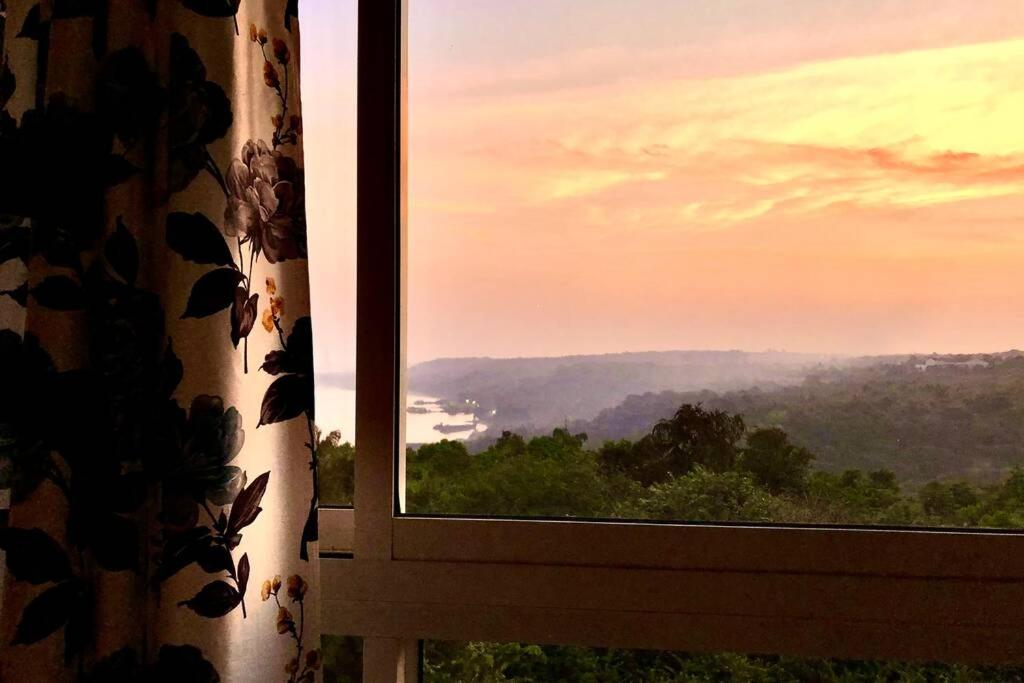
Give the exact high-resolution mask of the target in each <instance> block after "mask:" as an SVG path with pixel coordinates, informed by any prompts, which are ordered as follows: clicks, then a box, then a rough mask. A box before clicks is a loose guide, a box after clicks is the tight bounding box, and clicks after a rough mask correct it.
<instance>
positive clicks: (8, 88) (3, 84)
mask: <svg viewBox="0 0 1024 683" xmlns="http://www.w3.org/2000/svg"><path fill="white" fill-rule="evenodd" d="M2 26H3V23H0V27H2ZM17 85H18V79H17V78H15V76H14V72H13V71H11V67H10V65H9V63H8V61H7V60H6V59H5V60H4V61H3V63H2V64H0V109H2V108H3V107H5V106H7V101H8V100H9V99H11V95H13V94H14V89H15V88H16V87H17Z"/></svg>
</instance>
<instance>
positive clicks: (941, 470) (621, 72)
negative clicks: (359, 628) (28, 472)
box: [405, 0, 1024, 528]
mask: <svg viewBox="0 0 1024 683" xmlns="http://www.w3.org/2000/svg"><path fill="white" fill-rule="evenodd" d="M783 8H785V9H783ZM409 13H410V17H409V20H408V36H409V37H408V65H407V70H408V111H409V112H410V115H409V117H408V123H407V125H408V135H407V140H408V144H407V165H408V182H407V185H406V188H407V189H406V194H407V202H408V209H407V223H408V229H407V235H408V240H407V242H408V247H407V250H406V251H407V259H408V281H409V285H408V297H407V299H408V329H409V332H408V354H407V359H408V361H407V362H408V364H409V365H408V369H407V372H406V376H405V379H406V385H407V387H408V394H407V397H406V403H407V405H406V415H405V419H406V443H407V444H409V445H410V448H411V449H412V450H411V451H410V453H409V456H408V458H407V462H406V467H407V470H406V475H407V476H406V481H407V503H408V505H407V508H406V510H407V511H408V512H411V513H418V514H431V513H442V514H463V515H477V516H480V515H488V516H523V517H526V516H547V517H568V516H572V517H585V518H599V517H612V518H626V519H656V520H683V521H711V522H760V523H803V524H807V523H822V524H844V525H888V526H910V525H913V526H926V527H1011V528H1017V527H1021V526H1022V525H1024V497H1022V492H1024V469H1022V467H1024V451H1022V450H1021V448H1020V444H1021V442H1022V441H1024V431H1022V428H1021V425H1022V424H1024V422H1022V421H1021V420H1020V416H1021V415H1022V414H1024V391H1021V390H1020V388H1019V387H1020V386H1021V380H1022V379H1024V355H1022V354H1021V352H1019V351H1016V350H1014V349H1016V348H1017V347H1018V346H1020V343H1019V341H1020V339H1022V338H1024V324H1022V319H1021V317H1020V316H1019V315H1018V314H1017V313H1016V307H1017V303H1016V302H1017V301H1019V299H1020V295H1021V294H1024V290H1021V289H1020V286H1019V285H1018V284H1017V283H1016V281H1017V278H1016V277H1015V276H1014V275H1013V273H1014V272H1015V271H1016V269H1017V267H1018V264H1019V263H1021V262H1022V261H1024V251H1021V249H1020V247H1019V245H1018V244H1017V242H1016V240H1015V238H1013V237H1012V235H1014V234H1016V223H1017V209H1016V208H1015V207H1017V206H1018V205H1019V202H1020V198H1019V186H1018V184H1017V183H1016V182H1015V181H1013V180H1012V179H1011V177H1012V175H1013V173H1014V171H1012V170H1011V169H1012V168H1013V167H1014V165H1015V164H1016V161H1014V159H1015V157H1016V155H1017V154H1018V153H1019V150H1020V144H1021V137H1020V135H1019V134H1018V132H1017V126H1016V124H1015V123H1014V121H1015V120H1016V118H1015V116H1014V112H1016V111H1017V110H1018V108H1019V106H1020V105H1019V102H1018V99H1019V98H1018V97H1017V95H1016V88H1015V87H1014V86H1013V81H1014V79H1015V76H1014V72H1013V70H1011V69H1003V68H1002V67H1001V65H1002V64H1004V63H1005V60H1007V59H1011V60H1012V59H1014V56H1018V57H1021V56H1024V54H1021V47H1020V42H1019V40H1020V36H1022V35H1024V16H1022V15H1021V14H1020V11H1019V8H1018V7H1017V6H1016V5H1015V4H1012V3H1006V2H995V3H988V4H986V6H985V8H984V9H980V8H978V7H977V3H972V2H965V1H962V0H961V1H958V2H957V1H948V2H940V3H931V4H929V5H928V6H927V7H916V6H913V5H911V4H903V5H899V4H896V5H894V4H891V3H880V2H866V3H844V4H840V5H836V4H834V3H831V4H830V3H824V4H823V3H816V2H806V1H802V0H788V1H786V2H781V3H778V2H777V3H761V4H756V3H755V4H754V5H751V3H749V2H745V1H744V0H727V1H724V2H723V1H717V2H707V1H701V2H696V3H684V4H680V3H676V2H670V1H666V0H642V1H640V2H634V3H629V4H621V3H620V4H611V3H600V4H598V5H595V3H593V2H592V1H591V0H561V1H559V2H556V3H554V4H553V5H551V6H550V7H547V8H545V9H543V10H540V9H538V8H534V9H531V10H528V11H524V10H523V8H522V7H520V6H518V5H515V4H506V5H502V6H486V7H485V6H477V7H474V8H465V7H463V6H461V5H459V4H458V3H454V4H453V3H446V2H413V3H411V4H410V6H409ZM1007 174H1009V176H1008V175H1007ZM982 225H984V226H986V227H985V228H982V227H981V226H982ZM980 302H984V304H983V305H979V303H980ZM766 349H768V350H766ZM441 439H447V440H449V441H451V443H444V444H441V445H433V444H431V442H436V441H439V440H441ZM421 444H422V445H421Z"/></svg>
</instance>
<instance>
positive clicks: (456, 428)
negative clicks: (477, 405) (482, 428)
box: [434, 422, 476, 434]
mask: <svg viewBox="0 0 1024 683" xmlns="http://www.w3.org/2000/svg"><path fill="white" fill-rule="evenodd" d="M473 429H476V425H475V424H473V423H470V424H461V425H446V424H445V423H443V422H442V423H440V424H436V425H434V430H435V431H438V432H441V433H442V434H456V433H458V432H468V431H472V430H473Z"/></svg>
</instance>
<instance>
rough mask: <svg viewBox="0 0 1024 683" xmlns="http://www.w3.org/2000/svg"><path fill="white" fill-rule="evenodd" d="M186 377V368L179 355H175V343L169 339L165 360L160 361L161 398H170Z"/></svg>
mask: <svg viewBox="0 0 1024 683" xmlns="http://www.w3.org/2000/svg"><path fill="white" fill-rule="evenodd" d="M184 375H185V366H184V365H182V363H181V359H180V358H178V354H176V353H174V346H173V343H172V341H171V340H170V339H168V340H167V349H166V350H165V351H164V357H163V360H161V361H160V397H161V398H165V399H167V398H170V397H171V395H172V394H173V393H174V390H175V389H177V388H178V385H179V384H180V383H181V378H182V377H184Z"/></svg>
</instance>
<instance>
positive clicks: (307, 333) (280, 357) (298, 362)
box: [260, 316, 313, 375]
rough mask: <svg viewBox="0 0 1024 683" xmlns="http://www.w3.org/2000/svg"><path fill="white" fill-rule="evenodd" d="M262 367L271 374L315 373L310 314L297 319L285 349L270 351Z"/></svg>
mask: <svg viewBox="0 0 1024 683" xmlns="http://www.w3.org/2000/svg"><path fill="white" fill-rule="evenodd" d="M260 369H261V370H263V371H264V372H266V373H267V374H270V375H279V374H281V373H298V374H303V375H311V374H313V326H312V323H311V321H310V318H309V316H305V317H303V318H299V319H298V320H296V321H295V325H293V326H292V332H291V334H289V335H288V342H287V345H286V348H285V350H283V351H271V352H270V353H268V354H267V355H266V357H265V358H264V359H263V365H262V366H260Z"/></svg>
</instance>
